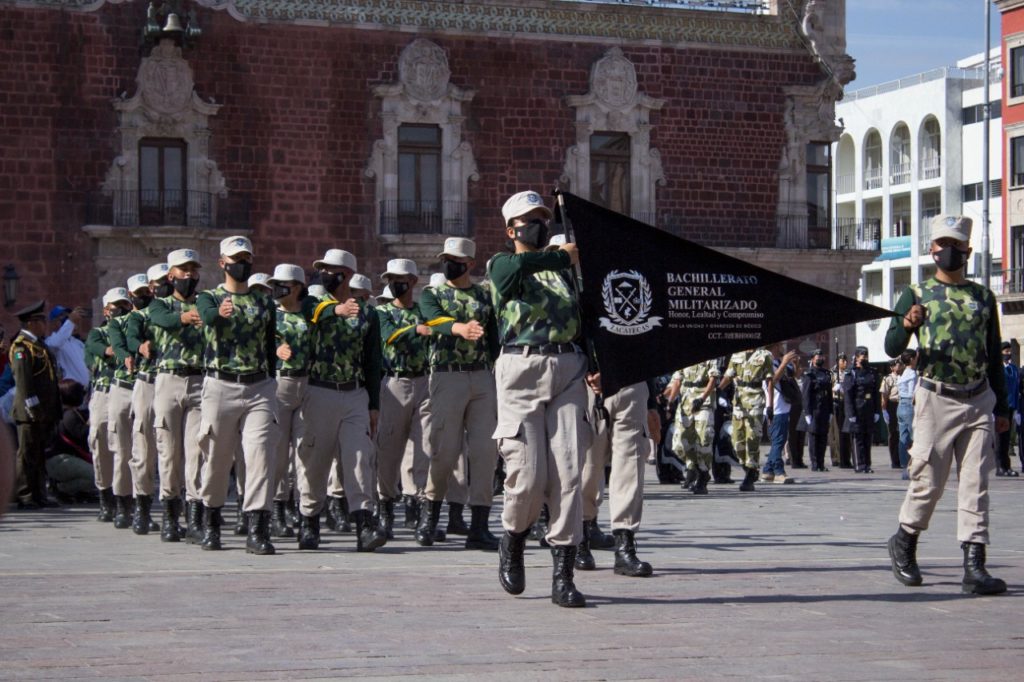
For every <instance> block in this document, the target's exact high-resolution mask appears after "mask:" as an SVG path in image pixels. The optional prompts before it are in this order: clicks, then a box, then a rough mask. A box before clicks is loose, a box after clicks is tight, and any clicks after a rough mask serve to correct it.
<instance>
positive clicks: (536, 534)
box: [530, 504, 586, 547]
mask: <svg viewBox="0 0 1024 682" xmlns="http://www.w3.org/2000/svg"><path fill="white" fill-rule="evenodd" d="M550 518H551V513H550V512H549V511H548V506H547V505H546V504H545V505H544V506H542V507H541V508H540V516H538V517H537V520H536V521H535V522H534V524H533V526H531V527H530V539H531V540H536V541H537V543H538V544H539V545H540V546H541V547H550V546H551V545H549V544H548V541H547V540H546V539H545V538H547V535H548V530H549V527H548V520H549V519H550ZM584 532H586V529H584Z"/></svg>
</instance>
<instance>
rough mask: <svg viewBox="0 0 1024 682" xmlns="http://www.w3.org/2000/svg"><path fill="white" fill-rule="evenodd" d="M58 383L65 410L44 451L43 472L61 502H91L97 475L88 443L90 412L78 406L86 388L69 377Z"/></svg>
mask: <svg viewBox="0 0 1024 682" xmlns="http://www.w3.org/2000/svg"><path fill="white" fill-rule="evenodd" d="M59 386H60V400H61V404H62V405H63V407H64V413H63V416H62V417H61V420H60V424H58V425H57V431H56V433H55V434H54V437H53V442H52V443H51V444H50V447H49V448H48V449H47V451H46V474H47V476H49V478H50V482H51V486H52V489H53V491H54V493H55V494H56V496H57V497H58V498H59V499H60V500H61V501H62V502H65V503H66V502H86V501H94V500H95V499H96V477H95V473H94V472H93V468H92V454H91V453H90V452H89V445H88V440H89V411H88V410H87V409H86V408H84V407H81V405H82V401H83V400H84V399H85V387H84V386H82V384H80V383H78V382H77V381H73V380H72V379H61V381H60V384H59Z"/></svg>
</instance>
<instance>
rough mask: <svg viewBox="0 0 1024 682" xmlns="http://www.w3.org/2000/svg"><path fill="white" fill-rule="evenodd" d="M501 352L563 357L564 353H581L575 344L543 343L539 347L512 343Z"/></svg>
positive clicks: (502, 348)
mask: <svg viewBox="0 0 1024 682" xmlns="http://www.w3.org/2000/svg"><path fill="white" fill-rule="evenodd" d="M501 352H502V353H509V354H512V355H562V354H563V353H579V352H581V351H580V347H579V346H577V345H576V344H575V343H542V344H540V345H537V346H530V345H519V344H515V343H511V344H507V345H504V346H502V347H501Z"/></svg>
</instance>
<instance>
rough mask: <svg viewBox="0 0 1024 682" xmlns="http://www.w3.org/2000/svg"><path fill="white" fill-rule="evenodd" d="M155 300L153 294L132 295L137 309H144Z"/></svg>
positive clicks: (133, 303)
mask: <svg viewBox="0 0 1024 682" xmlns="http://www.w3.org/2000/svg"><path fill="white" fill-rule="evenodd" d="M152 300H153V297H152V296H132V305H133V306H135V309H136V310H142V309H143V308H145V307H146V306H148V305H149V303H150V301H152Z"/></svg>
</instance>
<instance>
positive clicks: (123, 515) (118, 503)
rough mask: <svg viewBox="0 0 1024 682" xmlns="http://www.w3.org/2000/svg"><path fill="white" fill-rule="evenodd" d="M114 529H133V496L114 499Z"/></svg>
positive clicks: (120, 496) (121, 496)
mask: <svg viewBox="0 0 1024 682" xmlns="http://www.w3.org/2000/svg"><path fill="white" fill-rule="evenodd" d="M114 509H115V510H116V511H115V513H114V528H131V527H132V498H131V495H117V496H115V497H114Z"/></svg>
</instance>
